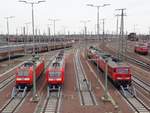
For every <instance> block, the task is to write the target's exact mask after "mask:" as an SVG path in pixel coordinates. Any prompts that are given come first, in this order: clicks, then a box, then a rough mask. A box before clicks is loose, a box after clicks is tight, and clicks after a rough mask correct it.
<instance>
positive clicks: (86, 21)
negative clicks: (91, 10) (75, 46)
mask: <svg viewBox="0 0 150 113" xmlns="http://www.w3.org/2000/svg"><path fill="white" fill-rule="evenodd" d="M80 22H81V23H83V25H84V37H86V35H87V26H86V25H87V23H88V22H90V20H81V21H80Z"/></svg>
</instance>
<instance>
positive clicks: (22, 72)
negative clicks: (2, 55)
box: [18, 70, 29, 76]
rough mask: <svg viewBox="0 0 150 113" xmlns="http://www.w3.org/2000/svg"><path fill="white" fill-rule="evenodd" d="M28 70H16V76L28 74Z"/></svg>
mask: <svg viewBox="0 0 150 113" xmlns="http://www.w3.org/2000/svg"><path fill="white" fill-rule="evenodd" d="M28 75H29V71H28V70H18V76H28Z"/></svg>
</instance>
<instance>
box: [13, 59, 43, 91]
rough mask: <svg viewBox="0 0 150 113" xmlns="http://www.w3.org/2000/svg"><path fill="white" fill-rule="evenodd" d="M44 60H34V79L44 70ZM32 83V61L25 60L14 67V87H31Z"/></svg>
mask: <svg viewBox="0 0 150 113" xmlns="http://www.w3.org/2000/svg"><path fill="white" fill-rule="evenodd" d="M44 65H45V63H44V60H42V59H41V60H36V61H35V75H36V79H37V78H39V77H40V75H41V73H42V72H43V70H44ZM32 85H33V62H32V61H26V62H25V63H24V64H22V65H21V66H20V67H18V68H17V69H16V88H18V89H22V88H25V87H27V88H31V87H32Z"/></svg>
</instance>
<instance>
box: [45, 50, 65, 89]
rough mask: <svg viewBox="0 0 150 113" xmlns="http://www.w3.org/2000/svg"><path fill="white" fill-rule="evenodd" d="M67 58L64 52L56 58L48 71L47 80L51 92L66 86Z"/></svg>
mask: <svg viewBox="0 0 150 113" xmlns="http://www.w3.org/2000/svg"><path fill="white" fill-rule="evenodd" d="M64 76H65V56H64V51H60V53H59V54H58V55H57V56H56V58H55V59H54V60H53V61H52V63H51V64H50V65H49V67H48V68H47V70H46V80H47V84H48V88H49V90H57V89H59V88H61V87H62V85H63V84H64Z"/></svg>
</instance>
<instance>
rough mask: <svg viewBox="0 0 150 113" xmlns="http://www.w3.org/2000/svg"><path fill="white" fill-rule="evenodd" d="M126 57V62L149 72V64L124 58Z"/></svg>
mask: <svg viewBox="0 0 150 113" xmlns="http://www.w3.org/2000/svg"><path fill="white" fill-rule="evenodd" d="M125 57H127V60H128V61H129V62H131V63H134V64H137V65H139V66H140V67H142V68H143V69H146V70H148V71H149V70H150V64H149V63H145V62H142V61H139V60H137V59H134V58H132V57H129V56H125Z"/></svg>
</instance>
